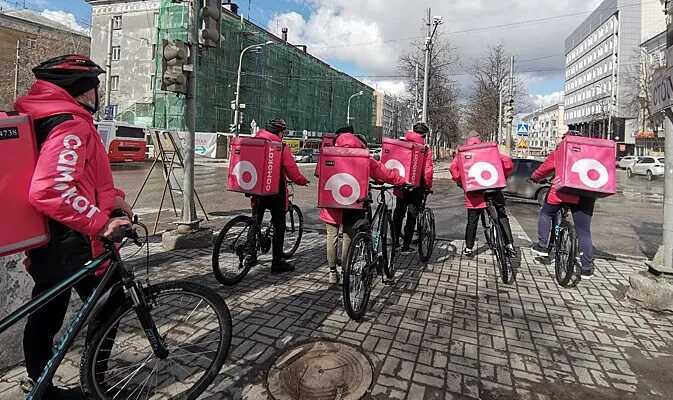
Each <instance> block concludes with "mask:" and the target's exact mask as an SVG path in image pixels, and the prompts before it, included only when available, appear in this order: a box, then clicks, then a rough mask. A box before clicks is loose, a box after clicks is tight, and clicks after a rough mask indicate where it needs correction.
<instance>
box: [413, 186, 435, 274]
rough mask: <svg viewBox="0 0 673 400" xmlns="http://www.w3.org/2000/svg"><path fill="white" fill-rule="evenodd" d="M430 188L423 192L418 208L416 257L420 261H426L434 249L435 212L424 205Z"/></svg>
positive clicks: (430, 192)
mask: <svg viewBox="0 0 673 400" xmlns="http://www.w3.org/2000/svg"><path fill="white" fill-rule="evenodd" d="M430 194H432V190H427V189H426V190H425V191H424V192H423V201H422V202H421V207H420V208H419V210H418V216H417V217H416V218H417V221H418V222H417V228H416V229H417V230H418V257H419V258H420V259H421V261H422V262H424V263H427V262H428V260H430V257H431V256H432V252H433V250H434V249H435V239H436V236H435V213H434V212H433V211H432V209H431V208H428V207H427V206H426V203H427V201H428V195H430Z"/></svg>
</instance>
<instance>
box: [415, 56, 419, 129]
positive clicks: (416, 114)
mask: <svg viewBox="0 0 673 400" xmlns="http://www.w3.org/2000/svg"><path fill="white" fill-rule="evenodd" d="M414 82H415V83H416V90H415V92H416V101H415V102H414V121H417V120H418V61H416V79H415V80H414Z"/></svg>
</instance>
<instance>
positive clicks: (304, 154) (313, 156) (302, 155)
mask: <svg viewBox="0 0 673 400" xmlns="http://www.w3.org/2000/svg"><path fill="white" fill-rule="evenodd" d="M318 155H319V153H318V150H316V149H299V151H297V153H295V155H294V160H295V161H296V162H298V163H304V162H305V163H313V162H317V161H318Z"/></svg>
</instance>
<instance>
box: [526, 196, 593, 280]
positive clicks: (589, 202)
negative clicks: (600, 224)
mask: <svg viewBox="0 0 673 400" xmlns="http://www.w3.org/2000/svg"><path fill="white" fill-rule="evenodd" d="M595 201H596V200H595V199H593V198H588V197H587V198H585V197H583V198H582V199H581V200H580V204H567V205H568V206H569V207H570V211H571V212H572V214H573V222H574V223H575V231H577V236H578V238H579V244H580V258H581V264H582V269H585V270H586V269H592V268H593V260H594V245H593V242H592V240H591V218H592V216H593V214H594V203H595ZM561 207H562V205H561V204H549V203H545V204H544V206H542V209H541V210H540V217H539V218H538V223H537V235H538V243H539V245H540V246H542V247H547V246H549V238H550V237H551V230H552V227H553V225H554V218H555V217H556V213H557V212H558V211H559V210H560V209H561Z"/></svg>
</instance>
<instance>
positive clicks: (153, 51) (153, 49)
mask: <svg viewBox="0 0 673 400" xmlns="http://www.w3.org/2000/svg"><path fill="white" fill-rule="evenodd" d="M155 58H157V45H156V43H154V44H152V60H154V59H155Z"/></svg>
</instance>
